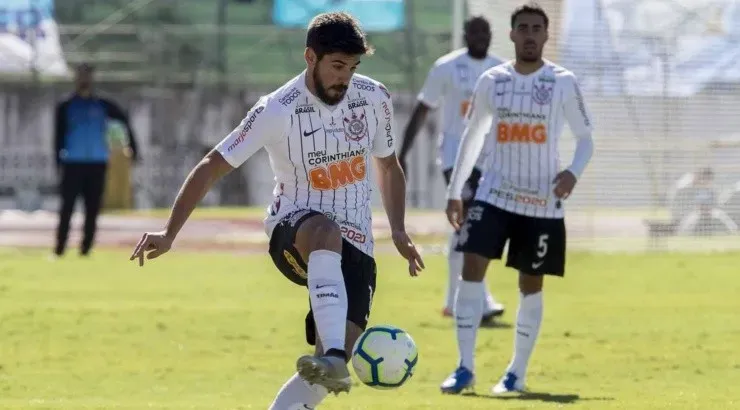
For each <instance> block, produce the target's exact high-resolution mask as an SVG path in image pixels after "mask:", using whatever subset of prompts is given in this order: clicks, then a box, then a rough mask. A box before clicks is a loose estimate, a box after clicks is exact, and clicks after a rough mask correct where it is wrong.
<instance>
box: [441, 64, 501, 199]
mask: <svg viewBox="0 0 740 410" xmlns="http://www.w3.org/2000/svg"><path fill="white" fill-rule="evenodd" d="M489 75H490V74H484V75H483V76H481V77H480V78H479V79H478V81H477V83H476V85H475V90H474V91H473V100H472V102H471V104H470V108H469V109H468V113H467V126H466V127H465V132H463V136H462V140H461V141H460V147H459V148H458V150H457V158H456V159H455V166H454V168H453V171H452V178H451V180H450V186H449V187H448V188H447V199H460V198H461V196H462V190H463V186H464V185H465V181H466V180H467V179H468V178H469V177H470V173H471V172H473V168H474V167H475V165H476V161H477V160H478V157H479V155H480V152H481V149H482V148H483V145H484V142H485V137H486V133H487V131H488V130H490V128H491V124H492V123H493V110H492V108H491V104H490V101H489V100H488V98H489V92H488V88H489V84H490V82H491V79H490V77H489Z"/></svg>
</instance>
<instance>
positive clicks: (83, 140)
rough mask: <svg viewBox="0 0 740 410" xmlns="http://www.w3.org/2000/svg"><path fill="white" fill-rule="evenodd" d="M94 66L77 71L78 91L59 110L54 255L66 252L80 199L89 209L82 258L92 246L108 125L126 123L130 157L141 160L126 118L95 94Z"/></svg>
mask: <svg viewBox="0 0 740 410" xmlns="http://www.w3.org/2000/svg"><path fill="white" fill-rule="evenodd" d="M93 75H94V68H93V67H92V66H91V65H89V64H82V65H80V66H79V67H77V70H76V72H75V91H74V93H73V94H72V95H71V96H70V97H69V98H67V99H65V100H64V101H62V102H60V103H59V104H58V105H57V108H56V118H55V135H54V157H55V159H56V163H57V169H58V170H59V173H60V180H61V181H60V186H59V193H60V196H61V204H60V208H59V225H58V227H57V240H56V247H55V248H54V253H55V254H56V255H57V256H61V255H62V254H64V250H65V247H66V245H67V238H68V236H69V223H70V219H71V218H72V212H73V211H74V206H75V202H76V200H77V198H78V197H79V196H82V199H83V201H84V205H85V225H84V230H83V231H84V233H83V238H82V243H81V244H80V254H81V255H87V254H88V253H89V252H90V249H91V248H92V245H93V241H94V238H95V232H96V230H97V226H96V225H97V219H98V214H99V213H100V208H101V205H102V200H103V193H104V190H105V177H106V176H105V174H106V168H107V165H108V159H109V156H110V152H109V148H108V141H107V137H106V129H107V121H108V120H109V119H115V120H118V121H120V122H121V123H122V124H124V126H125V128H126V130H127V131H128V136H129V147H130V149H129V151H128V155H130V156H131V158H132V160H134V161H135V160H136V158H137V146H136V139H135V138H134V132H133V130H132V129H131V125H130V124H129V120H128V116H127V115H126V114H125V113H124V112H123V110H122V109H121V108H120V107H119V106H118V105H116V104H115V103H114V102H112V101H110V100H108V99H105V98H102V97H100V96H98V95H97V94H96V93H95V92H94V90H93Z"/></svg>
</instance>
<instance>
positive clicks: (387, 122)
mask: <svg viewBox="0 0 740 410" xmlns="http://www.w3.org/2000/svg"><path fill="white" fill-rule="evenodd" d="M379 88H381V89H382V90H384V97H382V98H381V99H380V100H379V101H378V103H379V104H378V108H379V112H381V113H382V118H381V121H380V123H379V124H378V131H377V132H376V133H375V136H374V138H373V141H372V154H373V157H375V165H376V169H377V171H378V186H379V187H380V196H381V198H382V199H383V207H384V208H385V212H386V214H388V222H389V223H390V225H391V235H392V238H393V244H394V245H396V249H398V252H399V253H400V254H401V256H403V257H404V258H405V259H406V260H407V261H408V262H409V274H410V275H411V276H417V275H418V272H419V271H421V270H422V269H424V261H422V260H421V256H420V255H419V252H418V251H417V250H416V246H414V243H413V242H412V241H411V238H409V236H408V234H407V233H406V222H405V217H406V176H405V175H404V174H403V170H402V169H401V164H400V163H399V162H398V157H397V156H396V144H395V140H396V133H395V130H394V128H395V121H394V120H393V101H392V100H391V96H390V93H388V92H387V90H386V89H385V87H383V86H382V85H381V86H380V87H379Z"/></svg>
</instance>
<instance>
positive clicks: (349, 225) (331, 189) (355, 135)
mask: <svg viewBox="0 0 740 410" xmlns="http://www.w3.org/2000/svg"><path fill="white" fill-rule="evenodd" d="M305 76H306V72H305V71H304V72H303V73H301V74H300V75H298V76H297V77H295V78H293V79H292V80H290V81H288V82H287V83H286V84H285V85H283V86H282V87H280V88H279V89H277V90H276V91H274V92H273V93H271V94H268V95H265V96H263V97H262V98H260V100H259V101H258V102H257V103H256V104H255V106H254V107H252V108H251V109H250V110H249V112H248V113H247V115H246V116H245V117H244V119H243V120H242V122H241V123H240V124H239V126H237V127H236V128H235V129H234V130H233V131H232V132H231V133H230V134H229V135H227V136H226V137H225V138H224V139H223V140H222V141H221V142H220V143H219V144H218V145H217V146H216V149H217V151H218V152H219V153H221V155H222V156H223V157H224V158H225V159H226V161H227V162H228V163H229V164H231V165H232V166H233V167H238V166H240V165H241V164H242V163H244V162H245V161H246V160H247V159H248V158H249V157H251V156H252V155H253V154H254V153H255V152H257V151H258V150H259V149H260V148H263V147H264V148H265V149H266V151H267V153H268V155H269V158H270V166H271V167H272V170H273V173H274V174H275V190H274V195H275V201H274V202H273V203H272V204H271V205H270V206H269V207H268V209H267V212H268V216H267V218H265V231H266V232H267V234H268V236H270V235H271V233H272V230H273V228H274V227H275V225H276V224H277V223H278V222H279V221H280V220H281V219H283V218H284V217H285V216H286V215H289V214H290V213H293V212H295V211H299V210H314V211H318V212H321V213H323V214H325V215H326V216H327V217H329V218H330V219H332V220H334V221H335V222H337V224H339V226H340V227H341V230H342V235H343V237H344V238H345V239H346V240H348V241H350V242H351V243H353V244H354V245H355V246H356V247H357V248H358V249H360V250H361V251H363V252H364V253H366V254H368V255H370V256H373V237H372V216H371V209H370V192H371V187H370V182H369V180H368V175H367V173H368V168H369V162H370V159H371V155H372V156H375V157H380V158H383V157H387V156H389V155H393V154H394V153H395V129H394V128H395V124H394V119H393V105H392V102H391V97H390V94H389V93H388V90H387V89H386V88H385V87H384V86H383V84H381V83H379V82H377V81H375V80H373V79H371V78H369V77H366V76H362V75H359V74H355V75H354V76H353V78H352V80H351V82H350V84H349V88H348V90H347V93H346V95H345V97H344V99H343V100H342V101H340V102H339V103H338V104H337V105H335V106H332V107H329V106H327V105H325V104H324V103H322V102H321V101H320V100H319V99H318V98H316V97H315V96H314V95H313V94H312V93H311V92H310V91H309V90H308V89H307V88H306V78H305Z"/></svg>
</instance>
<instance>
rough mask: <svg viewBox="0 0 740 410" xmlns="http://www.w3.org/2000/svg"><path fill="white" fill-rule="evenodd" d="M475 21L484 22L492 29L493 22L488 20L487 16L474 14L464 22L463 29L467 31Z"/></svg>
mask: <svg viewBox="0 0 740 410" xmlns="http://www.w3.org/2000/svg"><path fill="white" fill-rule="evenodd" d="M475 23H483V24H485V25H486V26H488V29H489V30H490V29H491V23H489V22H488V20H486V18H485V17H483V16H473V17H470V18H469V19H467V20H465V23H464V24H463V30H465V31H467V30H468V28H469V27H470V26H471V25H472V24H475Z"/></svg>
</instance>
